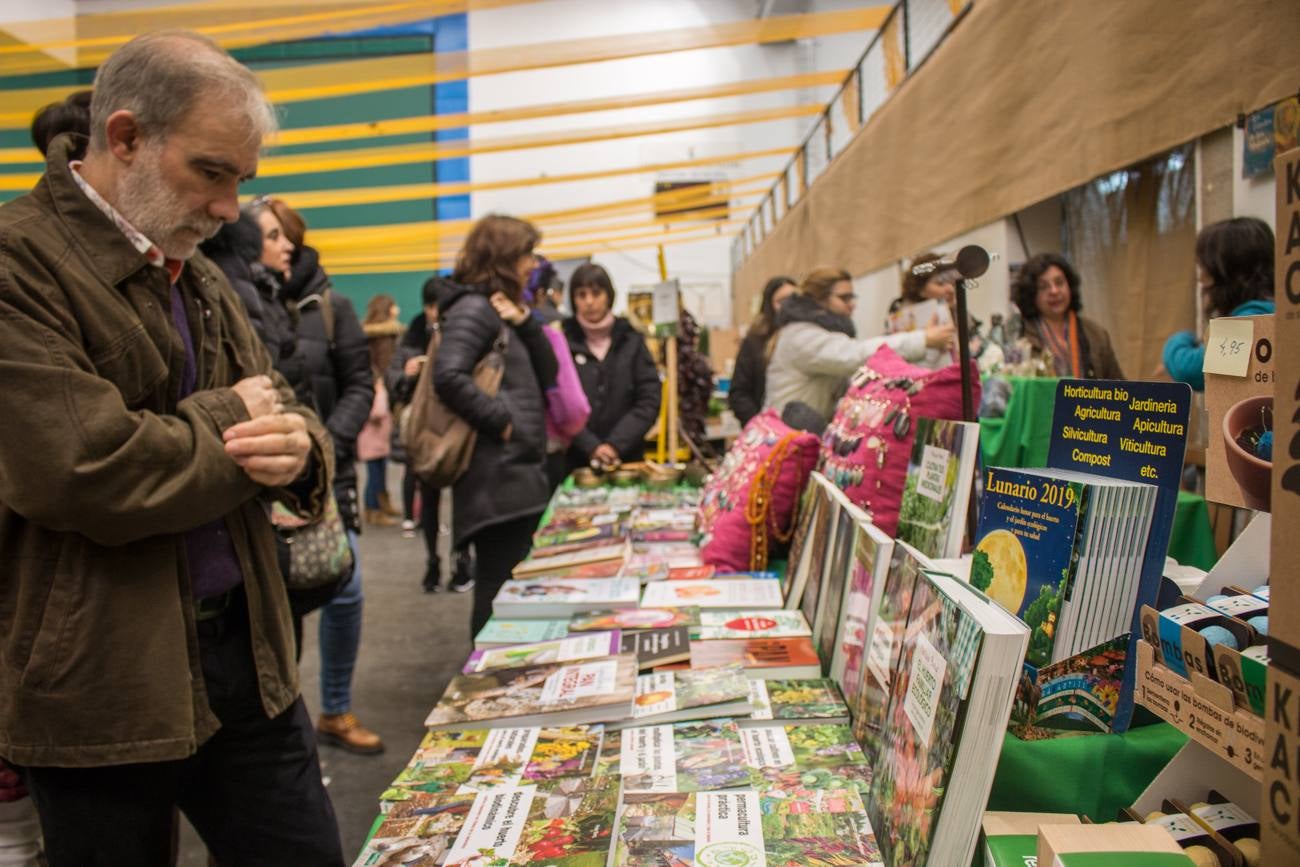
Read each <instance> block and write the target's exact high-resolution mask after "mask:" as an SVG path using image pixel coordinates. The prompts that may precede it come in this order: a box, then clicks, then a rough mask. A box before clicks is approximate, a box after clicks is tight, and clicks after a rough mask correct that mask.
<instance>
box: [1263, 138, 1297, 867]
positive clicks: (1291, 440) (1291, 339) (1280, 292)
mask: <svg viewBox="0 0 1300 867" xmlns="http://www.w3.org/2000/svg"><path fill="white" fill-rule="evenodd" d="M1275 167H1276V169H1277V223H1276V226H1277V268H1276V270H1275V271H1274V287H1275V289H1274V298H1275V300H1276V302H1277V313H1276V314H1275V315H1274V320H1273V333H1274V336H1275V338H1276V340H1275V341H1274V347H1275V358H1274V360H1273V366H1274V370H1275V372H1276V374H1277V381H1276V382H1275V383H1274V386H1273V424H1274V427H1273V441H1274V443H1275V444H1276V446H1275V448H1274V449H1273V457H1274V461H1273V499H1272V502H1273V514H1274V516H1275V517H1276V518H1277V521H1276V523H1275V524H1274V532H1273V564H1272V565H1273V571H1272V580H1271V581H1270V582H1269V583H1270V585H1271V587H1272V589H1273V590H1275V591H1277V592H1275V593H1273V594H1272V604H1273V610H1274V613H1275V616H1274V618H1273V619H1272V620H1270V626H1271V629H1270V630H1269V655H1270V656H1271V657H1272V658H1273V659H1274V660H1276V661H1277V662H1278V663H1280V664H1281V665H1282V667H1284V668H1286V669H1287V670H1289V671H1300V557H1297V556H1296V554H1295V543H1296V538H1295V537H1296V528H1297V527H1300V449H1297V447H1296V446H1297V445H1300V149H1297V150H1290V151H1287V152H1286V153H1284V154H1281V155H1280V156H1278V158H1277V161H1276V163H1275ZM1279 863H1281V862H1279Z"/></svg>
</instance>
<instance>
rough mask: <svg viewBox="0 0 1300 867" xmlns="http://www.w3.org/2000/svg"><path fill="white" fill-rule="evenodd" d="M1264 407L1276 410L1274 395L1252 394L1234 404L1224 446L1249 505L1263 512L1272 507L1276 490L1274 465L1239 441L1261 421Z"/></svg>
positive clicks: (1227, 416)
mask: <svg viewBox="0 0 1300 867" xmlns="http://www.w3.org/2000/svg"><path fill="white" fill-rule="evenodd" d="M1264 407H1268V409H1269V410H1270V412H1271V410H1272V409H1273V398H1272V397H1268V396H1261V397H1250V398H1247V399H1246V400H1243V401H1241V402H1239V403H1234V404H1233V405H1232V406H1231V407H1229V408H1228V411H1227V412H1226V413H1225V414H1224V416H1223V447H1224V452H1225V454H1226V455H1227V458H1228V472H1230V473H1232V478H1233V480H1234V481H1235V482H1236V483H1237V487H1238V488H1240V489H1241V496H1242V499H1243V500H1244V501H1245V503H1246V506H1247V507H1249V508H1251V509H1256V510H1258V511H1261V512H1267V511H1268V510H1269V499H1270V496H1271V494H1272V491H1273V464H1272V462H1271V461H1265V460H1260V459H1259V458H1257V457H1255V455H1254V454H1252V453H1251V452H1248V451H1246V450H1245V449H1243V448H1242V447H1241V446H1240V445H1238V444H1237V438H1238V437H1240V436H1241V434H1242V432H1243V431H1245V430H1248V429H1250V428H1252V427H1256V426H1258V425H1259V423H1260V413H1261V411H1262V410H1263V408H1264Z"/></svg>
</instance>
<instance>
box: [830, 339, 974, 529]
mask: <svg viewBox="0 0 1300 867" xmlns="http://www.w3.org/2000/svg"><path fill="white" fill-rule="evenodd" d="M971 376H972V377H973V379H974V381H973V399H974V402H975V405H976V406H978V405H979V400H980V381H979V373H978V370H977V369H976V368H975V364H974V362H972V363H971ZM917 418H935V419H960V418H961V367H960V365H958V364H950V365H948V366H947V367H943V368H940V369H938V370H927V369H926V368H924V367H916V366H915V365H912V364H909V363H907V362H906V361H904V360H903V359H902V357H901V356H899V355H898V353H896V352H894V351H893V350H892V349H890V348H889V347H887V346H885V347H881V348H880V349H878V350H876V352H875V353H873V354H872V356H871V357H870V358H868V359H867V360H866V362H865V363H864V364H863V365H862V367H860V368H859V369H858V371H857V372H856V373H855V374H853V376H852V377H851V378H850V379H849V390H848V392H847V393H846V394H845V395H844V397H842V398H840V402H839V405H838V406H836V407H835V416H834V418H832V419H831V423H830V425H828V426H827V428H826V432H825V433H824V434H823V435H822V443H821V472H822V473H823V474H824V475H825V476H826V477H827V478H828V479H830V480H831V481H832V482H833V483H834V484H835V485H836V486H837V487H839V488H840V489H841V490H842V491H844V492H845V493H846V494H848V496H849V499H850V500H852V501H853V502H854V503H855V504H856V505H858V506H861V507H862V508H863V509H864V510H866V511H867V512H868V513H869V514H870V515H871V520H872V522H874V523H875V525H876V526H877V527H879V528H880V529H881V530H883V531H884V532H886V533H888V534H889V535H891V536H893V535H894V534H895V533H896V532H897V531H898V507H899V505H900V503H901V502H902V499H903V484H904V482H905V481H906V480H907V461H908V457H909V456H910V455H911V453H912V443H913V442H914V441H915V440H916V423H915V420H916V419H917Z"/></svg>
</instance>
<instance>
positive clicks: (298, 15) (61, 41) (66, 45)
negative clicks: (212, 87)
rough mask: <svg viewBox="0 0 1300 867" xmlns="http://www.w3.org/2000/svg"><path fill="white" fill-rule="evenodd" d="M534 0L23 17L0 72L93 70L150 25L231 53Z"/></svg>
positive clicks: (232, 6)
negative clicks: (204, 39) (198, 36)
mask: <svg viewBox="0 0 1300 867" xmlns="http://www.w3.org/2000/svg"><path fill="white" fill-rule="evenodd" d="M535 2H538V0H397V2H390V3H373V2H360V0H323V2H322V0H316V2H313V3H312V4H311V6H310V7H308V8H309V9H311V10H312V11H309V12H303V11H302V10H303V6H302V5H299V4H271V3H262V4H258V3H256V2H248V0H236V2H216V3H197V4H180V5H174V6H155V7H151V8H145V9H136V10H130V11H123V12H107V13H90V14H82V15H77V16H75V17H64V18H51V19H44V20H41V21H24V22H18V23H14V24H10V25H8V27H7V28H4V29H0V34H3V35H4V36H7V37H8V40H9V41H8V42H7V44H4V45H0V75H18V74H24V73H32V72H48V71H52V70H63V69H69V68H73V65H75V67H78V68H88V67H94V66H97V65H99V64H100V63H102V62H103V61H104V59H105V58H106V57H108V55H109V54H111V53H112V52H113V51H115V50H116V49H117V48H119V47H120V46H122V45H124V44H125V43H126V42H128V41H129V40H130V39H131V38H132V37H134V36H135V35H137V34H139V33H145V32H148V31H150V30H163V29H185V30H193V31H195V32H198V33H202V34H204V35H205V36H209V37H211V38H212V39H214V40H215V41H216V42H217V43H219V44H220V45H221V46H222V47H223V48H226V49H227V50H230V49H235V48H243V47H247V46H250V45H260V44H264V43H268V42H287V41H290V40H295V39H310V38H312V37H318V36H323V35H325V34H328V33H337V32H339V31H350V30H364V29H368V28H372V27H379V26H383V25H392V24H406V23H410V22H413V21H423V20H425V19H428V18H433V17H436V16H439V15H452V14H456V13H460V12H465V11H468V10H470V9H491V8H498V7H502V6H515V5H521V4H524V3H535ZM232 19H234V20H232ZM73 29H75V31H76V32H77V33H78V34H79V35H78V36H77V37H76V38H72V39H69V38H66V36H65V35H64V34H66V33H67V32H69V30H73ZM70 52H71V54H69V53H70ZM68 56H71V57H73V58H75V64H69V63H66V62H63V60H62V59H61V58H62V57H68Z"/></svg>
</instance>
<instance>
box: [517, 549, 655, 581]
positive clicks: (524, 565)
mask: <svg viewBox="0 0 1300 867" xmlns="http://www.w3.org/2000/svg"><path fill="white" fill-rule="evenodd" d="M629 550H630V548H629V545H628V543H627V542H626V541H622V542H618V543H615V544H610V545H600V546H599V547H595V548H584V549H582V550H578V551H570V552H568V553H564V554H558V555H556V556H554V557H543V558H539V559H528V560H524V561H523V562H521V563H520V564H519V565H518V566H515V568H514V570H513V574H514V577H516V578H535V577H539V576H543V575H548V574H551V573H554V572H562V571H564V570H566V569H572V568H574V567H576V566H586V565H590V564H593V563H618V564H620V565H621V564H622V563H623V561H624V560H625V559H626V558H627V555H628V552H629Z"/></svg>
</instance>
